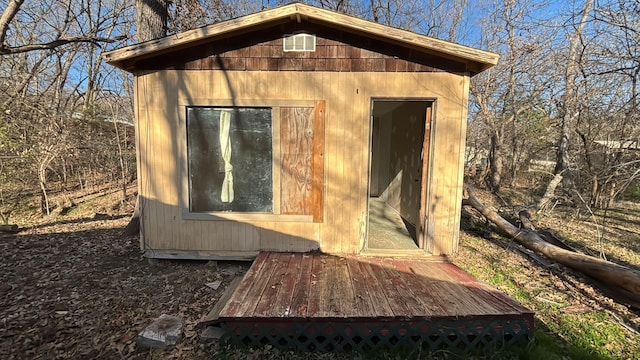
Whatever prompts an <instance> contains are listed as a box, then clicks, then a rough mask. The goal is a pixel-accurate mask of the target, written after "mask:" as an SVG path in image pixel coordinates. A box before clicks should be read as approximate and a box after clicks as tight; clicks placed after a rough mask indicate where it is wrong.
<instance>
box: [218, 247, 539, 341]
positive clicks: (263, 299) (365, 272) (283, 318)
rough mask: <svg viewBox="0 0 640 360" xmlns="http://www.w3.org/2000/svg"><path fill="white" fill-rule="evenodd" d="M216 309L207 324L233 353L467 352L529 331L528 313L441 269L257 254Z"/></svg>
mask: <svg viewBox="0 0 640 360" xmlns="http://www.w3.org/2000/svg"><path fill="white" fill-rule="evenodd" d="M221 302H222V303H221V304H218V306H217V308H218V309H220V310H219V311H218V310H216V311H212V313H213V314H210V319H209V322H210V323H211V322H218V323H219V324H220V326H221V327H222V328H223V329H224V330H225V335H224V336H223V341H226V342H228V343H231V344H236V345H248V346H261V345H264V344H270V345H272V346H274V347H277V348H280V349H294V350H301V351H309V350H311V351H336V352H342V351H363V352H367V351H375V350H377V349H390V350H395V349H400V348H402V349H412V348H416V347H419V346H425V347H427V348H430V349H434V350H435V349H440V348H448V349H450V348H457V349H461V350H472V349H477V348H487V347H488V348H491V347H498V346H503V345H512V344H523V343H526V342H528V341H529V340H530V339H531V338H532V337H533V331H534V324H533V313H532V312H531V311H530V310H528V309H526V308H524V307H523V306H522V305H520V304H519V303H517V302H516V301H515V300H513V299H511V298H509V297H508V296H506V295H505V294H503V293H501V292H499V291H497V290H495V289H493V288H491V287H490V286H488V285H486V284H484V283H482V282H480V281H479V280H477V279H476V278H474V277H473V276H471V275H470V274H468V273H466V272H464V271H462V270H461V269H460V268H458V267H457V266H455V265H453V264H451V263H449V262H446V261H442V260H441V259H440V261H435V260H429V259H424V258H422V259H408V258H403V259H389V258H372V257H361V256H340V257H338V256H334V255H326V254H320V253H313V254H309V253H304V254H302V253H275V252H263V253H260V255H259V256H258V257H257V258H256V260H255V261H254V263H253V265H252V266H251V268H250V269H249V271H248V272H247V273H246V274H245V276H244V278H243V279H242V280H241V281H238V282H237V286H236V287H235V289H233V290H232V292H230V293H229V294H228V298H227V299H225V300H221Z"/></svg>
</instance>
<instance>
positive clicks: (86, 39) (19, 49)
mask: <svg viewBox="0 0 640 360" xmlns="http://www.w3.org/2000/svg"><path fill="white" fill-rule="evenodd" d="M126 38H127V37H126V36H125V35H121V36H117V37H114V38H103V37H94V36H78V37H73V38H62V39H57V40H54V41H50V42H47V43H42V44H29V45H21V46H15V47H7V46H5V45H2V47H0V55H11V54H20V53H25V52H29V51H36V50H53V49H55V48H57V47H59V46H63V45H67V44H73V43H91V44H100V43H105V44H108V43H114V42H118V41H122V40H125V39H126Z"/></svg>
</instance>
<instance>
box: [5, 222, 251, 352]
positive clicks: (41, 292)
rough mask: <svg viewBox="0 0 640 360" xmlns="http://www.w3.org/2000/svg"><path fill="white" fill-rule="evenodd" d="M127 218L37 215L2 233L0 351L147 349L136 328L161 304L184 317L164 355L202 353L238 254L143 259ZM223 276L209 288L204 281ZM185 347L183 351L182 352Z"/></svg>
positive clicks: (238, 268)
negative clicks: (204, 320)
mask: <svg viewBox="0 0 640 360" xmlns="http://www.w3.org/2000/svg"><path fill="white" fill-rule="evenodd" d="M127 221H128V219H127V218H126V217H115V218H109V219H102V220H94V219H91V218H79V219H70V220H64V221H56V222H54V223H50V224H47V223H43V224H40V225H36V226H33V227H31V228H28V229H26V230H24V231H22V232H21V233H19V234H17V235H2V237H1V238H0V253H1V254H2V262H0V294H1V295H0V300H1V301H0V354H4V355H2V357H3V358H8V359H14V358H15V359H26V358H29V359H38V358H47V359H49V358H67V359H80V358H84V359H97V358H102V359H117V358H123V357H124V358H146V357H148V356H149V353H148V351H144V350H141V349H137V347H136V337H137V334H138V332H140V331H141V330H142V329H144V327H145V326H147V325H148V324H149V323H150V322H151V321H152V320H153V319H155V318H157V317H158V316H160V315H161V314H163V313H166V314H171V315H178V316H181V317H183V318H184V320H185V339H184V341H182V342H181V343H180V344H179V346H178V347H177V348H176V349H175V350H174V351H173V352H171V353H169V354H167V355H170V357H185V358H206V357H207V354H210V353H212V350H213V348H212V347H214V346H215V344H214V343H212V342H201V341H199V340H198V338H199V331H198V330H197V329H196V324H197V323H198V320H199V319H200V318H201V317H202V316H204V315H206V314H207V312H208V310H209V309H210V308H211V307H212V306H213V304H215V302H216V300H217V299H218V298H219V297H220V295H221V294H222V291H224V288H225V286H226V285H227V284H228V283H229V281H230V280H231V279H232V277H233V276H234V275H235V273H237V272H241V271H244V269H245V268H246V267H247V264H246V263H238V264H233V263H218V264H216V263H214V262H211V263H207V262H188V261H162V262H159V263H157V264H150V263H149V262H148V261H147V260H146V259H145V258H143V257H142V256H141V253H140V251H139V247H138V242H137V239H136V238H125V237H123V236H122V235H121V233H122V228H123V227H124V225H126V223H127ZM215 280H221V281H222V282H223V285H222V286H221V287H220V288H218V289H217V290H214V289H212V288H210V287H208V286H206V285H205V284H207V283H210V282H213V281H215ZM187 353H188V356H187V355H185V354H187Z"/></svg>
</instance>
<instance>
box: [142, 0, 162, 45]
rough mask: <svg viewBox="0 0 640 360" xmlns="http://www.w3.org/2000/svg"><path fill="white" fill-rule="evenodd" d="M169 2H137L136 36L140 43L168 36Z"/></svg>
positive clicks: (146, 0)
mask: <svg viewBox="0 0 640 360" xmlns="http://www.w3.org/2000/svg"><path fill="white" fill-rule="evenodd" d="M167 18H168V0H136V26H137V27H138V29H137V30H136V36H137V37H138V41H140V42H142V41H147V40H153V39H158V38H161V37H164V36H166V35H167Z"/></svg>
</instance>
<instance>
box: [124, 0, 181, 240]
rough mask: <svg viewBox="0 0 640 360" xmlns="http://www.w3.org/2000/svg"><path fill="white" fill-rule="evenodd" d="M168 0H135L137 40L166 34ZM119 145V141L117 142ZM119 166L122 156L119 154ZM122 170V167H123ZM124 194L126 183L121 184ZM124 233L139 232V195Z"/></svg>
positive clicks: (133, 233)
mask: <svg viewBox="0 0 640 360" xmlns="http://www.w3.org/2000/svg"><path fill="white" fill-rule="evenodd" d="M168 17H169V16H168V0H136V25H137V27H138V29H137V33H136V35H137V37H138V41H147V40H153V39H158V38H161V37H163V36H166V35H167V19H168ZM116 126H117V125H116ZM118 145H119V143H118ZM120 160H121V167H123V168H124V165H123V163H122V156H120ZM123 171H124V169H123ZM123 196H126V184H124V185H123ZM124 233H125V235H131V236H133V235H136V234H139V233H140V195H138V196H137V197H136V207H135V209H134V210H133V215H132V216H131V220H129V223H128V224H127V226H126V227H125V230H124Z"/></svg>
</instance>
